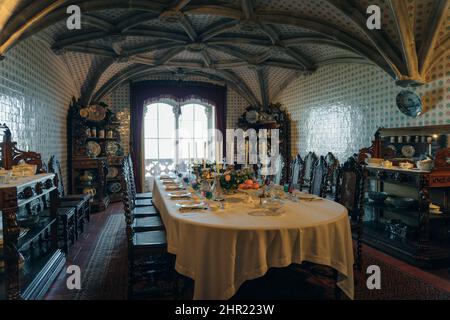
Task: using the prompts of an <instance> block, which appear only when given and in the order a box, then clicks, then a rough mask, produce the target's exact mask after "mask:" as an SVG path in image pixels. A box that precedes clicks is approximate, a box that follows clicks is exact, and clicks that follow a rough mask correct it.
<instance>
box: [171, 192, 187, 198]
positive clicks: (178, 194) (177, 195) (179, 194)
mask: <svg viewBox="0 0 450 320" xmlns="http://www.w3.org/2000/svg"><path fill="white" fill-rule="evenodd" d="M168 196H169V197H171V198H190V197H191V196H192V193H190V192H186V191H174V192H170V193H169V194H168Z"/></svg>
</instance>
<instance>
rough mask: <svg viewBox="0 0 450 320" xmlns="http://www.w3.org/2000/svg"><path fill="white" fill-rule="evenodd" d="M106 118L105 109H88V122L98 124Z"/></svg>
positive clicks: (94, 107)
mask: <svg viewBox="0 0 450 320" xmlns="http://www.w3.org/2000/svg"><path fill="white" fill-rule="evenodd" d="M105 118H106V108H104V107H102V106H99V105H92V106H90V107H89V116H88V118H87V119H88V120H89V121H93V122H100V121H103V120H104V119H105Z"/></svg>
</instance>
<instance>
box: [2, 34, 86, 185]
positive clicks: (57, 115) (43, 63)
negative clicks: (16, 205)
mask: <svg viewBox="0 0 450 320" xmlns="http://www.w3.org/2000/svg"><path fill="white" fill-rule="evenodd" d="M72 96H78V93H77V90H76V89H75V85H74V84H73V81H72V80H71V77H70V75H69V72H68V71H67V69H66V66H65V64H64V63H63V62H62V61H60V60H59V59H58V58H57V57H56V56H55V55H54V54H53V53H52V52H51V51H50V50H49V49H48V45H45V44H42V43H41V42H40V41H39V40H34V39H29V40H27V41H24V42H22V43H21V44H20V45H18V46H16V47H14V48H13V49H12V50H11V51H9V52H8V53H7V55H6V59H5V60H3V61H1V62H0V122H1V123H6V124H7V125H8V126H9V128H10V129H11V131H12V136H13V140H15V141H17V142H18V147H19V148H20V149H22V150H25V151H27V150H31V151H36V152H39V153H41V154H42V158H43V160H44V161H46V162H47V161H48V159H49V158H50V156H51V155H53V154H55V155H57V157H58V158H59V159H61V164H62V166H63V168H62V169H63V172H64V173H65V172H66V160H67V147H66V146H67V138H66V118H67V110H68V107H69V103H70V99H71V98H72ZM66 185H67V181H66Z"/></svg>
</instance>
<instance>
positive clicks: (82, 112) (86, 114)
mask: <svg viewBox="0 0 450 320" xmlns="http://www.w3.org/2000/svg"><path fill="white" fill-rule="evenodd" d="M80 116H81V117H82V118H87V117H89V109H88V108H83V109H81V110H80Z"/></svg>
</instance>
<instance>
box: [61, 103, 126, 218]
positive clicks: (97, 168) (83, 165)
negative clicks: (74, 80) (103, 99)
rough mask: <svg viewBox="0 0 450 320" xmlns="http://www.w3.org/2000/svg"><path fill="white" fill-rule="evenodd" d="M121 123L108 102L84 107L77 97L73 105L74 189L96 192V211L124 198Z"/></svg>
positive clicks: (71, 153)
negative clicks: (121, 166) (122, 195)
mask: <svg viewBox="0 0 450 320" xmlns="http://www.w3.org/2000/svg"><path fill="white" fill-rule="evenodd" d="M119 125H120V123H119V122H118V120H117V118H116V116H115V114H114V113H113V112H112V111H111V110H109V108H108V107H107V106H106V105H105V104H97V105H92V106H89V107H84V106H81V105H80V104H79V103H77V102H76V101H73V102H72V105H71V107H70V109H69V116H68V130H69V133H68V137H69V180H70V192H71V193H91V194H93V195H94V198H93V203H92V206H91V207H92V208H93V210H94V211H104V210H105V209H106V208H107V207H108V205H109V203H110V202H111V201H113V202H114V201H120V200H121V185H120V182H119V181H118V172H119V170H118V166H119V165H118V164H120V161H121V159H122V157H123V151H122V147H121V145H120V135H119V133H118V130H117V128H118V127H119Z"/></svg>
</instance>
